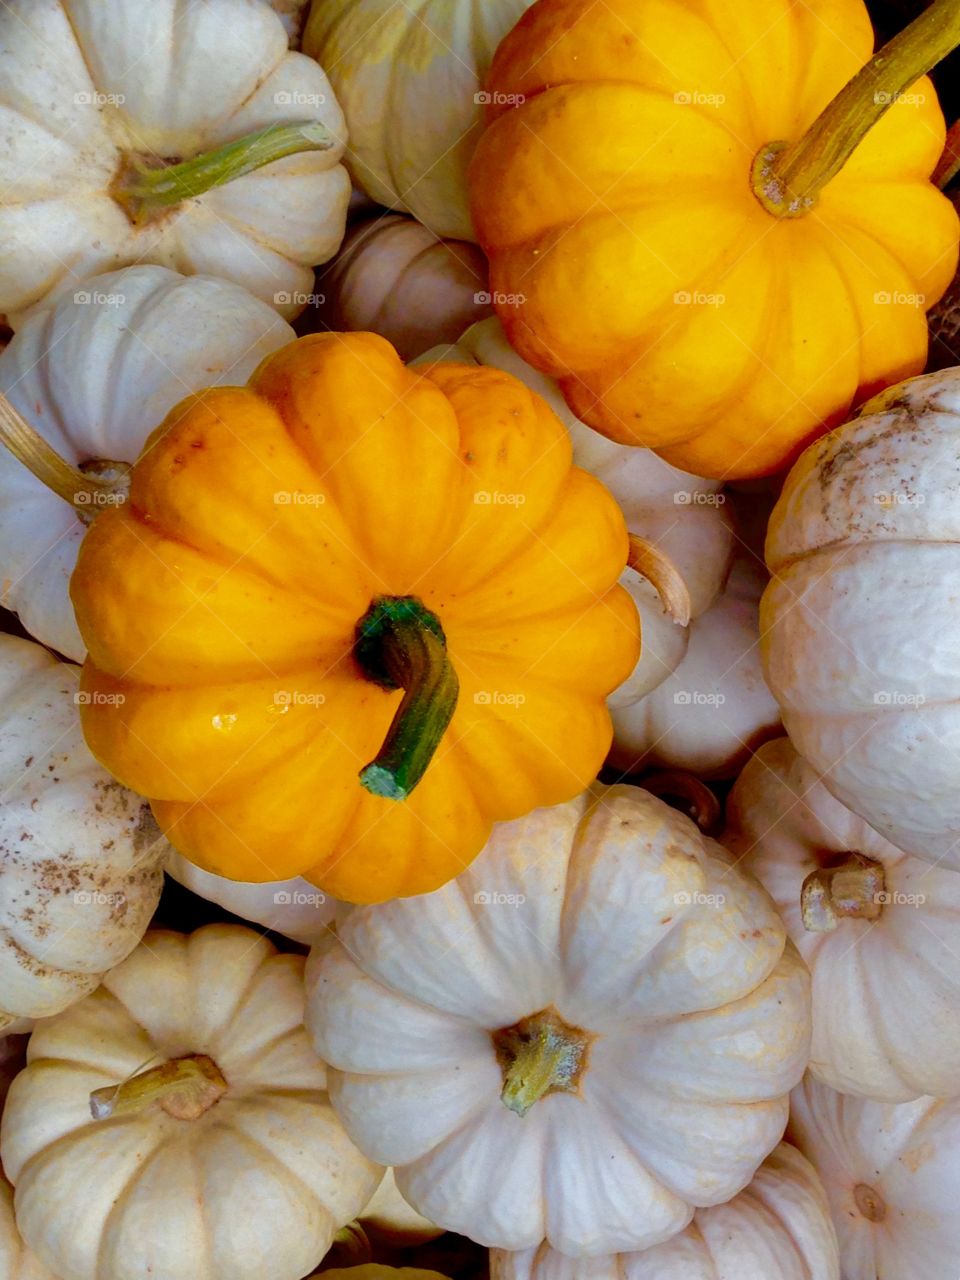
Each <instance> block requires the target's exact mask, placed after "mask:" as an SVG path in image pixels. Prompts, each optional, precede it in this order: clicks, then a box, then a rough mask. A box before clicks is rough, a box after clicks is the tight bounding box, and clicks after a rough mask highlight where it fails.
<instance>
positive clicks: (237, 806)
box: [71, 334, 638, 902]
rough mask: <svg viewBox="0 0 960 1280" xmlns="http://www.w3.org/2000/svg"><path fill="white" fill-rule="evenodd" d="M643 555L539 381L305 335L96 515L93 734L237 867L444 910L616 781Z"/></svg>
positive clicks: (78, 599)
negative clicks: (443, 898) (509, 836)
mask: <svg viewBox="0 0 960 1280" xmlns="http://www.w3.org/2000/svg"><path fill="white" fill-rule="evenodd" d="M626 556H627V533H626V529H625V527H624V523H623V518H622V516H621V514H620V511H619V509H618V507H617V505H616V503H615V502H614V500H613V498H612V497H611V496H610V495H609V494H608V493H607V491H606V490H605V489H604V488H603V486H602V485H601V484H600V483H599V481H597V480H595V479H594V477H592V476H590V475H588V474H587V473H586V472H584V471H581V470H579V469H578V468H576V467H574V466H573V465H572V462H571V446H570V442H569V439H568V437H567V434H566V432H565V430H564V428H563V426H562V425H561V423H560V422H559V420H558V419H557V418H556V416H555V415H554V414H553V413H552V412H551V411H550V410H549V409H548V408H547V406H546V405H545V404H544V402H543V401H542V400H540V399H539V397H537V396H536V395H534V394H533V393H532V392H531V391H529V390H528V389H527V388H526V387H525V386H524V385H523V384H522V383H521V382H519V381H518V380H516V379H514V378H512V377H510V376H509V375H508V374H504V373H502V372H500V371H499V370H494V369H472V368H465V367H461V366H457V365H438V366H435V367H432V368H429V369H426V370H424V371H412V370H409V369H407V368H405V367H404V365H403V364H402V363H401V361H400V360H399V358H398V356H397V354H396V352H395V351H394V350H393V348H392V347H391V346H390V345H389V343H387V342H385V341H384V340H383V339H382V338H379V337H376V336H374V335H372V334H348V335H339V334H314V335H311V336H310V337H307V338H303V339H301V340H300V341H299V342H296V343H292V344H291V345H289V346H287V347H285V348H283V349H282V350H281V351H279V352H277V353H275V354H274V355H273V356H272V357H270V358H268V359H267V360H266V361H265V362H264V363H263V364H261V366H260V368H259V369H258V371H257V372H256V373H255V374H254V376H253V378H252V379H251V382H250V384H249V385H248V386H247V387H245V388H223V387H218V388H213V389H210V390H208V391H205V392H203V393H201V394H200V395H198V396H193V397H190V398H188V399H187V400H185V401H184V402H183V403H182V404H181V405H179V406H178V407H177V408H176V409H174V410H173V411H172V412H171V414H170V415H169V416H168V418H167V420H166V422H165V423H164V425H163V426H162V427H161V428H160V429H159V430H158V431H157V432H155V433H154V436H153V437H151V439H150V440H148V441H147V444H146V446H145V449H144V453H143V454H142V456H141V459H140V461H139V462H138V463H137V464H136V466H135V467H134V470H133V474H132V485H131V489H130V499H129V501H128V502H127V503H125V504H123V505H121V506H116V505H114V506H112V507H110V508H109V509H107V510H104V511H103V512H102V513H101V514H99V515H97V516H96V518H95V519H94V521H93V524H92V525H91V528H90V530H89V532H88V533H87V536H86V538H85V540H84V542H83V544H82V546H81V549H80V553H79V558H78V562H77V568H76V570H75V572H74V575H73V579H72V584H71V593H72V597H73V601H74V604H75V607H76V611H77V621H78V624H79V627H80V631H81V633H82V635H83V638H84V641H85V643H86V645H87V647H88V650H89V658H88V661H87V664H86V667H85V669H84V675H83V689H84V691H85V693H86V694H87V699H86V702H85V704H84V705H83V706H82V707H81V711H82V716H83V726H84V731H85V733H86V736H87V741H88V743H89V744H90V747H91V749H92V751H93V752H94V754H95V755H96V756H98V758H99V759H100V760H101V761H103V763H104V764H106V766H107V767H108V768H109V769H111V770H112V771H113V772H114V773H115V774H116V776H117V777H118V778H121V779H123V780H125V781H126V783H127V784H128V785H130V786H131V787H132V788H133V789H135V790H137V791H139V792H140V793H141V794H143V795H146V796H148V797H150V798H151V800H152V803H153V809H154V813H155V814H156V816H157V819H158V821H159V823H160V825H161V827H162V828H163V830H164V831H165V833H166V834H167V835H168V837H169V839H170V840H171V841H172V843H173V844H174V845H175V846H176V847H177V848H179V849H180V850H181V851H182V852H183V853H184V854H185V855H186V856H187V857H188V858H190V859H191V860H192V861H195V862H196V863H197V864H198V865H200V866H202V867H203V868H204V869H206V870H208V871H212V872H214V873H216V874H217V875H222V876H228V877H230V878H232V879H237V880H246V881H264V880H284V879H287V878H289V877H291V876H297V875H303V876H305V877H306V878H307V879H309V880H311V881H312V882H313V883H314V884H316V885H318V886H319V887H321V888H322V889H325V890H327V891H328V892H329V893H331V894H333V895H334V896H336V897H338V898H342V899H345V900H347V901H354V902H369V901H379V900H381V899H384V898H388V897H392V896H396V895H407V894H415V893H424V892H427V891H428V890H431V889H433V888H436V887H437V886H439V885H441V884H443V883H444V882H445V881H447V880H449V879H450V878H452V877H453V876H454V875H456V874H457V873H458V872H459V871H461V870H462V869H463V868H464V867H465V866H466V865H467V864H468V863H469V862H470V860H471V859H472V858H473V857H474V855H475V854H476V853H478V852H479V850H480V849H481V847H482V846H483V844H484V842H485V840H486V838H487V836H488V835H489V832H490V829H491V826H492V824H493V822H494V821H499V820H502V819H510V818H514V817H517V816H519V815H521V814H524V813H526V812H528V811H529V810H531V809H534V808H536V807H538V806H541V805H549V804H555V803H557V802H559V801H562V800H567V799H570V798H571V797H572V796H574V795H576V794H577V793H578V791H580V790H582V788H583V787H584V785H585V784H586V783H587V782H588V781H589V780H590V779H591V778H592V777H593V776H594V775H595V773H596V771H597V769H598V768H599V767H600V765H601V764H602V762H603V759H604V757H605V755H606V752H607V750H608V748H609V746H610V742H611V738H612V729H611V723H610V717H609V715H608V713H607V710H606V708H605V705H604V698H605V697H606V695H607V694H608V693H609V692H610V691H611V690H612V689H613V688H615V687H616V685H617V684H618V683H619V682H620V681H621V680H623V679H625V678H626V676H627V675H628V674H629V673H630V671H631V670H632V668H633V665H634V664H635V662H636V659H637V653H638V624H637V619H636V613H635V609H634V607H633V605H632V603H631V601H630V599H629V597H628V595H627V593H626V592H625V591H624V590H623V589H622V588H621V587H619V586H617V578H618V576H619V574H620V572H621V571H622V569H623V566H624V563H625V561H626Z"/></svg>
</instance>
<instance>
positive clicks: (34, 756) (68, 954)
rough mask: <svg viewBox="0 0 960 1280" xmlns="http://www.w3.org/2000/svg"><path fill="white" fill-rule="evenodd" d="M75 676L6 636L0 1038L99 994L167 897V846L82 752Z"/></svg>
mask: <svg viewBox="0 0 960 1280" xmlns="http://www.w3.org/2000/svg"><path fill="white" fill-rule="evenodd" d="M79 675H80V673H79V671H78V669H77V668H76V667H74V666H70V665H68V664H66V663H62V662H57V661H56V660H55V659H54V658H53V657H51V655H50V654H49V653H47V651H46V650H45V649H42V648H41V647H40V646H39V645H36V644H32V643H31V642H30V641H28V640H21V639H19V638H17V637H15V636H8V635H0V793H2V795H3V804H2V805H0V1031H3V1030H9V1031H14V1030H18V1029H20V1028H21V1027H22V1025H23V1024H22V1022H21V1020H22V1019H24V1018H41V1017H47V1016H49V1015H50V1014H54V1013H58V1012H59V1011H60V1010H61V1009H65V1008H66V1007H67V1006H68V1005H70V1004H73V1003H74V1002H75V1001H77V1000H80V999H81V998H82V997H83V996H85V995H87V993H88V992H90V991H92V990H93V989H94V988H95V987H96V986H97V985H98V983H99V982H100V980H101V978H102V976H103V974H104V973H105V972H106V971H107V970H108V969H111V968H112V967H113V966H114V965H116V964H119V963H120V961H121V960H123V959H124V958H125V957H126V956H127V955H128V954H129V953H130V952H131V951H132V950H133V948H134V947H135V946H136V945H137V943H138V942H139V941H140V938H141V936H142V934H143V932H144V930H145V929H146V928H147V925H148V924H149V922H150V917H151V915H152V914H153V912H154V909H155V908H156V905H157V902H158V901H159V898H160V889H161V886H162V883H163V870H162V867H163V863H164V861H165V859H166V857H167V854H168V853H169V845H168V844H167V842H166V840H164V839H163V838H162V837H161V836H160V834H159V832H158V831H157V828H156V824H155V823H154V822H153V819H152V818H151V816H150V811H149V807H148V805H147V803H146V801H145V800H142V799H141V797H140V796H137V795H134V794H133V792H132V791H127V790H126V789H125V788H124V787H121V786H120V784H119V783H117V782H115V781H114V780H113V779H112V778H111V777H110V775H109V774H108V773H107V771H106V770H105V769H103V768H102V767H101V766H100V765H99V764H98V763H97V762H96V760H94V758H93V756H92V755H91V754H90V752H89V750H88V749H87V746H86V744H85V742H84V740H83V734H82V732H81V729H80V719H79V715H78V700H79V699H80V698H81V697H82V696H83V695H82V694H80V693H79V692H78V690H79Z"/></svg>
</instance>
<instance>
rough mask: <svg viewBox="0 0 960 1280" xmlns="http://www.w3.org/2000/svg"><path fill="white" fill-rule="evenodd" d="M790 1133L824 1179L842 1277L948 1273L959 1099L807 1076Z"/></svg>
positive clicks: (934, 1279)
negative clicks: (877, 1091) (872, 1095)
mask: <svg viewBox="0 0 960 1280" xmlns="http://www.w3.org/2000/svg"><path fill="white" fill-rule="evenodd" d="M908 998H909V997H908ZM790 1135H791V1141H793V1142H795V1143H796V1144H797V1146H798V1147H799V1148H800V1150H801V1151H802V1152H803V1153H804V1154H805V1155H806V1156H807V1158H808V1159H809V1160H810V1161H811V1163H812V1164H813V1165H814V1166H815V1167H816V1169H817V1172H818V1173H819V1174H820V1177H821V1179H822V1181H823V1185H824V1188H825V1190H826V1193H827V1198H828V1200H829V1201H830V1210H831V1213H832V1215H833V1221H834V1225H835V1227H836V1229H837V1236H838V1239H839V1242H840V1269H841V1273H842V1275H843V1280H887V1278H888V1277H889V1278H890V1280H950V1277H951V1276H952V1275H953V1273H954V1271H955V1270H956V1260H957V1256H958V1253H960V1217H958V1216H957V1213H956V1199H955V1197H954V1195H953V1190H952V1188H953V1187H954V1186H955V1183H956V1176H957V1174H956V1169H957V1151H958V1150H960V1102H958V1101H957V1100H956V1099H953V1100H951V1101H943V1100H940V1099H934V1098H918V1099H917V1100H916V1101H915V1102H903V1103H899V1104H889V1103H882V1102H874V1101H871V1100H869V1099H867V1098H854V1097H849V1096H846V1095H844V1094H841V1093H835V1092H834V1090H833V1089H830V1088H828V1087H827V1086H826V1085H824V1084H818V1083H817V1082H816V1081H815V1080H813V1079H812V1078H810V1077H808V1078H807V1079H806V1080H805V1081H804V1082H803V1084H802V1085H801V1086H800V1087H799V1088H797V1089H795V1090H794V1093H793V1096H792V1098H791V1111H790Z"/></svg>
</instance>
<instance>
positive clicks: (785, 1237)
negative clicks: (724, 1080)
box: [490, 1142, 840, 1280]
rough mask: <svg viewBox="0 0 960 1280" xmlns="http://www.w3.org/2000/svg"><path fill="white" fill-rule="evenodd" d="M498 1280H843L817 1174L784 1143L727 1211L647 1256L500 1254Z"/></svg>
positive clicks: (704, 1216) (706, 1214)
mask: <svg viewBox="0 0 960 1280" xmlns="http://www.w3.org/2000/svg"><path fill="white" fill-rule="evenodd" d="M490 1280H840V1261H839V1255H838V1252H837V1237H836V1233H835V1231H834V1229H833V1223H832V1222H831V1220H830V1208H829V1205H828V1203H827V1197H826V1195H825V1193H824V1190H823V1186H822V1184H821V1182H820V1179H819V1178H818V1177H817V1173H816V1170H815V1169H814V1168H813V1166H812V1165H811V1164H810V1163H809V1161H807V1160H805V1159H804V1157H803V1156H802V1155H801V1154H800V1153H799V1151H797V1150H796V1149H795V1148H794V1147H791V1146H788V1145H787V1144H786V1143H783V1142H782V1143H781V1144H780V1146H778V1147H777V1148H776V1150H775V1151H773V1152H771V1154H770V1155H769V1156H768V1157H767V1158H766V1160H765V1161H764V1162H763V1164H762V1165H761V1166H760V1168H759V1169H758V1170H757V1172H756V1173H755V1174H754V1177H753V1181H752V1182H751V1183H750V1185H749V1186H748V1187H747V1188H746V1190H745V1191H741V1192H740V1194H739V1195H738V1196H735V1197H734V1199H733V1200H731V1201H729V1203H727V1204H723V1205H717V1206H716V1207H715V1208H712V1209H698V1210H697V1212H696V1213H695V1214H694V1217H693V1221H692V1222H691V1224H690V1226H689V1227H687V1228H686V1230H685V1231H681V1232H680V1234H679V1235H676V1236H674V1237H673V1239H672V1240H668V1241H667V1242H666V1243H665V1244H661V1245H656V1246H654V1248H652V1249H646V1250H644V1251H643V1252H642V1253H624V1254H619V1255H613V1256H608V1257H605V1258H588V1259H580V1260H578V1259H576V1258H566V1257H564V1256H563V1255H562V1254H559V1253H557V1252H556V1251H555V1250H553V1249H551V1248H550V1247H549V1246H548V1245H541V1246H540V1248H539V1249H526V1250H524V1251H523V1252H522V1253H505V1252H503V1251H502V1250H499V1249H497V1250H494V1251H493V1253H492V1254H491V1257H490Z"/></svg>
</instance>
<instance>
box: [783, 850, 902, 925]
mask: <svg viewBox="0 0 960 1280" xmlns="http://www.w3.org/2000/svg"><path fill="white" fill-rule="evenodd" d="M885 899H886V879H885V877H884V874H883V866H882V864H881V863H879V862H874V860H873V859H872V858H866V857H864V855H863V854H862V853H851V854H850V855H849V856H848V857H847V858H846V860H845V861H844V862H841V863H840V865H839V866H836V867H820V868H818V869H817V870H816V871H811V873H810V875H808V876H807V878H806V880H804V882H803V887H802V888H801V890H800V917H801V919H802V920H803V927H804V928H805V929H807V930H808V931H809V932H810V933H832V932H833V930H834V929H836V927H837V925H838V924H839V923H840V920H841V919H843V918H846V919H854V920H876V919H878V918H879V916H880V913H881V912H882V911H883V903H884V901H885Z"/></svg>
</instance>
